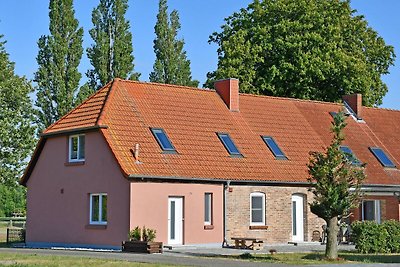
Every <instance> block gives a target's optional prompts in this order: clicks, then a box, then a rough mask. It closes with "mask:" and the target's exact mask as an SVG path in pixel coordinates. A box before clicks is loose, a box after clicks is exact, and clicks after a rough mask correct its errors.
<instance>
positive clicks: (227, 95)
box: [214, 78, 239, 111]
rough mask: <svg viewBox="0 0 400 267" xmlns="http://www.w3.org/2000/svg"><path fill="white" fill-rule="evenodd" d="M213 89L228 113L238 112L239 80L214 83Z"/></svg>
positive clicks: (230, 79)
mask: <svg viewBox="0 0 400 267" xmlns="http://www.w3.org/2000/svg"><path fill="white" fill-rule="evenodd" d="M214 88H215V90H216V91H217V93H218V94H219V96H220V97H221V98H222V100H224V102H225V104H226V105H227V107H228V108H229V110H230V111H239V80H238V79H233V78H229V79H225V80H219V81H216V82H215V83H214Z"/></svg>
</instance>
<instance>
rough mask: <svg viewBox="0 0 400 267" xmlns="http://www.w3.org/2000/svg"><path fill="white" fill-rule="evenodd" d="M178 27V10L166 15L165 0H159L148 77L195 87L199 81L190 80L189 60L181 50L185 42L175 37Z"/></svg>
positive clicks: (155, 80) (179, 25) (152, 79)
mask: <svg viewBox="0 0 400 267" xmlns="http://www.w3.org/2000/svg"><path fill="white" fill-rule="evenodd" d="M180 28H181V24H180V22H179V14H178V11H177V10H173V11H172V12H171V14H170V15H168V6H167V0H160V1H159V9H158V14H157V23H156V25H155V27H154V30H155V33H156V38H155V39H154V46H153V47H154V53H155V54H156V61H155V63H154V65H153V71H152V72H151V73H150V77H149V79H150V81H152V82H159V83H167V84H177V85H187V86H195V87H197V86H198V85H199V81H196V80H192V74H191V71H190V60H188V59H187V57H186V51H184V50H183V46H184V44H185V42H184V40H183V39H178V37H177V36H178V31H179V29H180Z"/></svg>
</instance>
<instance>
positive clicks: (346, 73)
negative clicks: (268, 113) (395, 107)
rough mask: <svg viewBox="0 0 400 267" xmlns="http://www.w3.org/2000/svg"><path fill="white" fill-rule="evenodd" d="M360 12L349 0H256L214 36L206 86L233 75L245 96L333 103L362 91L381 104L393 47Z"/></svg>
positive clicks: (366, 97) (366, 102)
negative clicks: (214, 55) (214, 63)
mask: <svg viewBox="0 0 400 267" xmlns="http://www.w3.org/2000/svg"><path fill="white" fill-rule="evenodd" d="M355 13H356V10H352V9H351V8H350V0H327V1H320V0H298V1H290V0H273V1H271V0H261V1H260V0H254V2H252V3H251V4H250V5H249V6H248V7H247V8H246V9H244V8H243V9H241V10H240V11H239V12H237V13H234V14H233V15H231V16H230V17H228V18H226V19H225V21H226V24H225V25H223V26H222V27H221V29H222V30H221V32H219V33H217V32H215V33H213V34H212V35H211V36H210V39H209V43H216V44H217V45H218V50H217V52H218V67H217V70H216V71H214V72H209V73H208V74H207V77H208V79H207V82H206V84H205V85H206V86H209V87H210V86H212V83H213V81H214V80H217V79H222V78H226V77H235V78H239V79H240V81H241V88H240V89H241V91H242V92H246V93H252V94H263V95H273V96H285V97H295V98H302V99H315V100H322V101H331V102H336V101H340V100H341V96H342V95H348V94H351V93H361V94H363V100H364V105H367V106H373V105H379V104H381V103H382V98H383V96H384V95H385V94H386V92H387V86H386V84H385V83H384V82H383V81H382V80H381V76H382V75H384V74H388V73H389V70H388V69H389V67H390V66H391V65H393V64H394V58H395V54H394V49H393V47H392V46H388V45H386V44H385V42H384V40H383V39H382V38H381V37H380V36H379V35H378V33H377V32H376V31H374V30H373V29H372V28H370V27H369V26H368V23H367V21H366V20H365V19H364V17H363V16H358V15H357V16H356V15H355Z"/></svg>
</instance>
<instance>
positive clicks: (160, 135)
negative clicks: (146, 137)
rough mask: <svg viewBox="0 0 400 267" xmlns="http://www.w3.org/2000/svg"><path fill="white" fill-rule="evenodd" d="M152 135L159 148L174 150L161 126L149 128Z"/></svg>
mask: <svg viewBox="0 0 400 267" xmlns="http://www.w3.org/2000/svg"><path fill="white" fill-rule="evenodd" d="M150 130H151V132H152V133H153V135H154V137H155V138H156V140H157V142H158V144H159V145H160V147H161V149H162V150H164V151H168V152H176V149H175V147H174V146H173V145H172V143H171V141H170V140H169V138H168V136H167V134H166V133H165V131H164V129H161V128H150Z"/></svg>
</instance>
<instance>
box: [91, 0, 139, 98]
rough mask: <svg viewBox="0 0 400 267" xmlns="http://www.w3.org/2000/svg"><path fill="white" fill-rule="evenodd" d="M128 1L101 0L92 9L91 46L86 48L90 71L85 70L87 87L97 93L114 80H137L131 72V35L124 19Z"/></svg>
mask: <svg viewBox="0 0 400 267" xmlns="http://www.w3.org/2000/svg"><path fill="white" fill-rule="evenodd" d="M127 9H128V0H100V3H99V5H98V6H97V7H96V8H94V9H93V12H92V23H93V26H94V27H93V28H92V29H91V30H90V31H89V33H90V36H91V37H92V39H93V41H94V44H92V46H91V47H89V48H88V49H87V55H88V58H89V59H90V63H91V64H92V66H93V69H91V70H88V71H87V73H86V75H87V77H88V78H89V85H90V88H91V89H92V90H97V89H99V88H100V87H102V86H104V85H105V84H106V83H108V82H109V81H111V80H112V79H114V78H122V79H129V80H138V79H139V76H140V74H139V73H137V72H134V63H133V60H134V56H133V46H132V33H131V32H130V31H129V30H130V24H129V21H128V20H126V19H125V13H126V11H127Z"/></svg>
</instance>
